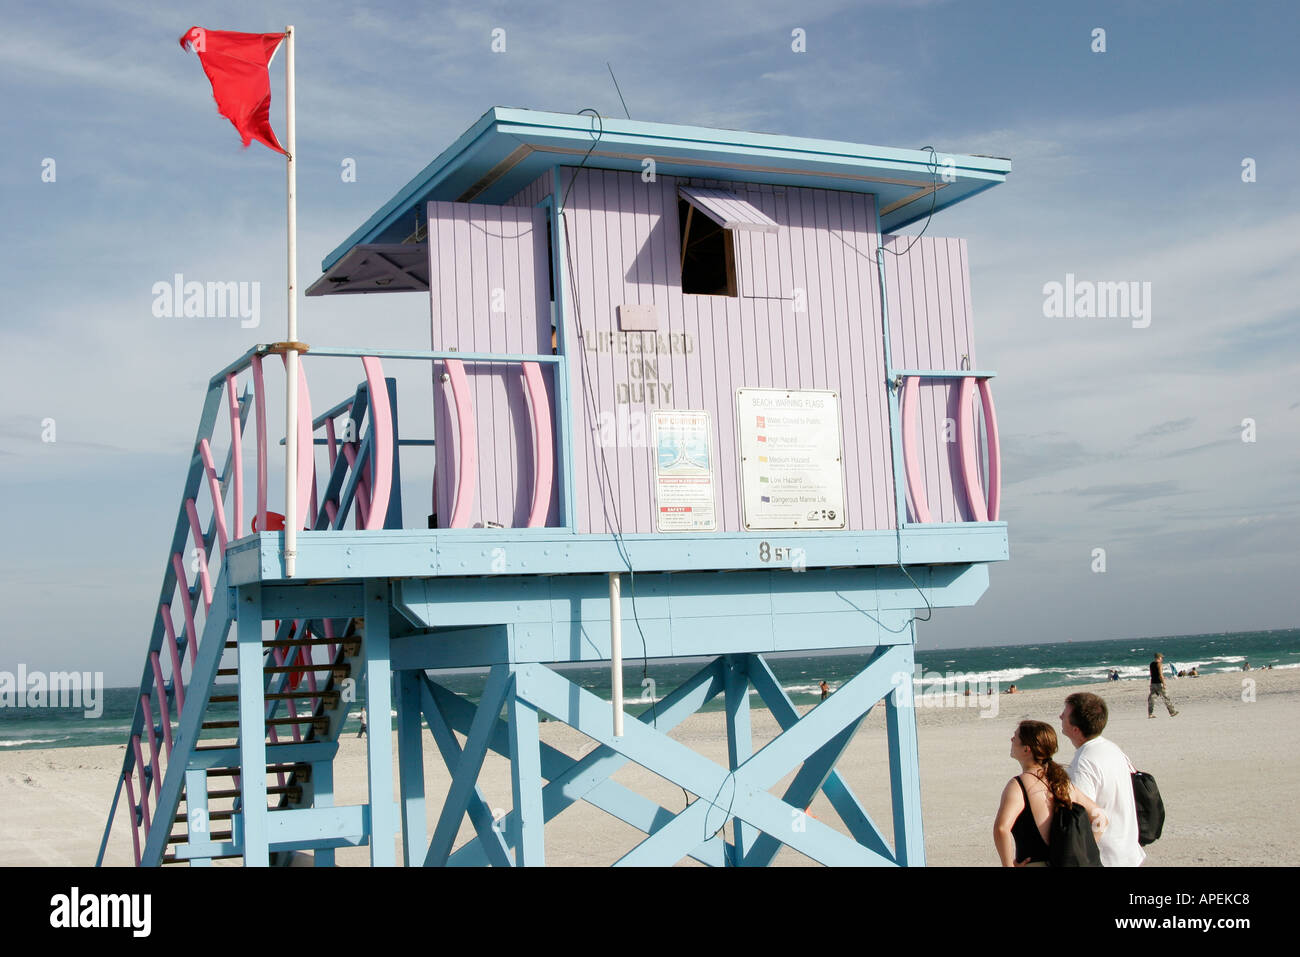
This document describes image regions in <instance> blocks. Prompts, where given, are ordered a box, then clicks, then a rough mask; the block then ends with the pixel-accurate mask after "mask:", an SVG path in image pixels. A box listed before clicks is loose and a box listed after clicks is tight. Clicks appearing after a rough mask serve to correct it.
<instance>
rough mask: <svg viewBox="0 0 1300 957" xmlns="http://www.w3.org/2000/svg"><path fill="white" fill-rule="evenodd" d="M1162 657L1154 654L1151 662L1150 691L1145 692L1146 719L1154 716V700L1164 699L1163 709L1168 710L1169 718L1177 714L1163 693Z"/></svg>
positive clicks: (1163, 673)
mask: <svg viewBox="0 0 1300 957" xmlns="http://www.w3.org/2000/svg"><path fill="white" fill-rule="evenodd" d="M1163 664H1164V655H1162V654H1161V653H1160V652H1158V651H1157V652H1156V656H1155V659H1154V660H1153V661H1152V662H1151V690H1150V691H1149V692H1147V717H1148V718H1154V717H1155V716H1156V698H1164V700H1165V707H1166V708H1168V709H1169V717H1171V718H1172V717H1173V716H1174V715H1176V714H1178V709H1177V708H1175V707H1174V704H1173V702H1172V701H1170V700H1169V695H1168V694H1167V693H1166V691H1165V670H1164V667H1163Z"/></svg>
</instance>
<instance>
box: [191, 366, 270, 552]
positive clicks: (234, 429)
mask: <svg viewBox="0 0 1300 957" xmlns="http://www.w3.org/2000/svg"><path fill="white" fill-rule="evenodd" d="M254 361H257V360H256V359H254ZM235 388H236V385H235V374H234V373H233V372H232V373H230V375H228V376H226V390H227V393H228V395H227V404H228V407H229V409H230V467H231V481H232V483H233V491H234V495H233V497H234V500H235V525H234V537H235V538H239V537H240V536H241V535H243V534H244V450H243V448H242V443H243V436H242V435H241V434H240V432H241V429H240V425H239V395H238V394H237V393H236V391H235ZM258 396H259V397H260V396H261V389H258ZM204 441H205V442H206V439H205V440H204ZM211 457H212V452H211V450H209V451H208V458H211ZM209 474H210V476H213V477H215V476H216V470H215V469H213V470H212V471H211V472H210V473H209ZM219 498H220V496H219V495H218V494H217V489H215V488H214V489H213V508H216V507H217V505H216V502H217V500H218V499H219ZM221 524H222V525H224V524H225V516H224V514H223V516H222V522H221ZM221 550H222V552H223V553H224V552H225V550H226V543H225V542H224V541H223V542H222V543H221Z"/></svg>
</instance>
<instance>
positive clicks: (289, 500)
mask: <svg viewBox="0 0 1300 957" xmlns="http://www.w3.org/2000/svg"><path fill="white" fill-rule="evenodd" d="M284 32H285V64H284V68H285V80H284V99H285V111H286V118H287V122H286V124H285V133H286V137H285V148H286V150H287V151H288V153H289V155H288V157H287V160H286V162H285V170H286V176H287V179H288V197H289V242H288V246H289V263H288V267H289V269H288V272H289V303H288V306H289V308H288V315H289V333H288V340H289V347H288V350H287V352H286V353H285V356H286V367H285V379H286V383H285V395H284V502H285V505H284V576H285V577H286V578H292V577H293V573H294V565H295V563H296V562H297V558H298V349H297V343H298V195H297V194H298V176H297V170H296V169H295V168H294V160H295V154H296V152H297V145H298V144H297V142H296V138H295V136H294V89H293V27H292V26H287V27H285V28H284Z"/></svg>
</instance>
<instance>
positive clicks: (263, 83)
mask: <svg viewBox="0 0 1300 957" xmlns="http://www.w3.org/2000/svg"><path fill="white" fill-rule="evenodd" d="M284 38H285V34H283V33H232V32H231V31H229V30H206V29H204V28H203V27H190V28H189V29H188V30H186V31H185V33H183V34H182V35H181V40H180V43H181V49H182V50H184V49H187V48H188V49H192V50H193V51H194V52H195V53H197V54H198V57H199V63H201V64H202V65H203V72H204V73H206V74H207V75H208V80H210V81H211V83H212V97H213V99H215V100H216V101H217V111H218V112H219V113H221V115H222V116H224V117H225V118H226V119H228V120H230V122H231V123H233V124H234V126H235V129H236V130H238V131H239V138H240V139H241V140H243V143H244V146H245V147H247V146H248V144H249V143H250V142H252V141H253V140H257V141H258V142H261V143H265V144H266V145H267V146H268V147H270V148H271V149H273V150H275V151H276V152H277V153H284V155H286V156H288V155H289V154H288V153H287V152H286V151H285V149H284V147H283V146H281V145H280V141H279V140H278V139H277V138H276V136H275V130H273V129H272V128H271V78H270V74H269V73H268V71H267V66H268V65H269V64H270V62H271V58H272V57H273V56H275V51H276V50H277V49H279V47H280V44H281V43H282V42H284Z"/></svg>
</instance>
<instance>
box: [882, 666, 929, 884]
mask: <svg viewBox="0 0 1300 957" xmlns="http://www.w3.org/2000/svg"><path fill="white" fill-rule="evenodd" d="M892 657H894V659H895V661H894V664H893V668H894V679H893V684H894V688H893V691H892V692H891V693H890V694H889V696H888V697H887V698H886V699H885V718H886V729H887V732H888V737H889V783H890V800H891V803H892V805H893V810H894V850H895V852H896V854H897V856H898V863H899V864H902V865H903V866H904V867H922V866H924V865H925V837H924V835H923V833H922V830H921V764H920V758H919V757H918V754H917V746H916V708H915V706H914V702H913V699H912V669H913V665H914V664H915V658H914V655H913V652H912V646H911V645H901V646H899V647H898V648H895V649H893V655H892Z"/></svg>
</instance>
